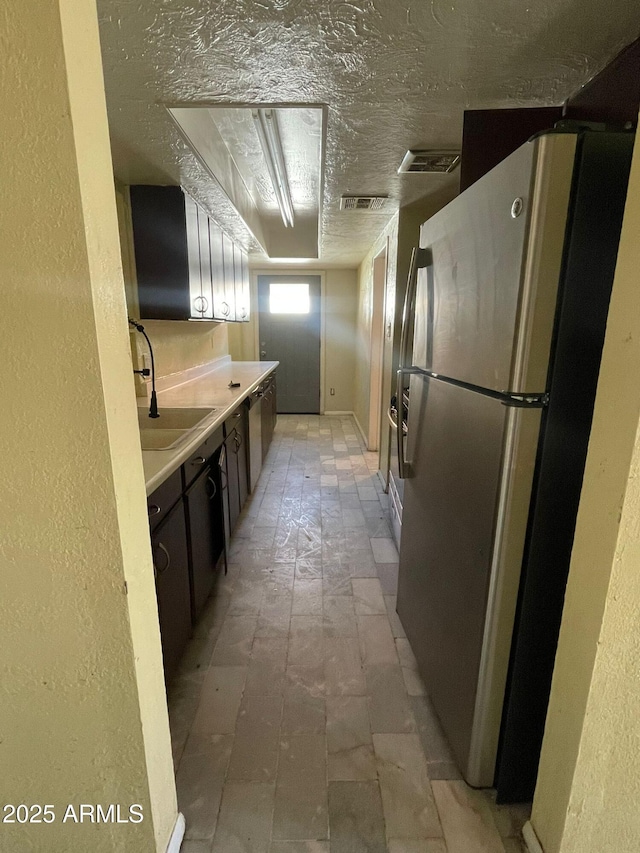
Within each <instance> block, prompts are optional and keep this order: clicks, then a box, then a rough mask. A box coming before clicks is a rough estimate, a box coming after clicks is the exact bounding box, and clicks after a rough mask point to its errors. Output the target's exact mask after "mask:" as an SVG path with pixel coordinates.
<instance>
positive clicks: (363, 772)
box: [327, 696, 377, 781]
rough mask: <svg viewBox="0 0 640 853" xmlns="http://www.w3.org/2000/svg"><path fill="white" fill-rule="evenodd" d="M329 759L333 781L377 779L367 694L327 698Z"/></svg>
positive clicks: (329, 768)
mask: <svg viewBox="0 0 640 853" xmlns="http://www.w3.org/2000/svg"><path fill="white" fill-rule="evenodd" d="M327 762H328V778H329V780H330V781H365V780H368V779H377V770H376V764H375V758H374V754H373V741H372V739H371V732H370V728H369V712H368V709H367V699H366V697H365V696H335V697H330V698H328V699H327Z"/></svg>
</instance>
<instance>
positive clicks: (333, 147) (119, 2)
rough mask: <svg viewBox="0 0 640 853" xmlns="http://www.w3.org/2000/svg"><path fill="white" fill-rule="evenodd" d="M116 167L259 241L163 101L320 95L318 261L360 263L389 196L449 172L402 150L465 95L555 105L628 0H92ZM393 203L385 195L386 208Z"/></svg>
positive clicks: (618, 31)
mask: <svg viewBox="0 0 640 853" xmlns="http://www.w3.org/2000/svg"><path fill="white" fill-rule="evenodd" d="M98 9H99V14H100V28H101V38H102V50H103V60H104V69H105V85H106V92H107V106H108V110H109V122H110V127H111V134H112V148H113V156H114V168H115V173H116V177H117V178H118V179H119V180H121V181H123V182H125V183H180V184H182V185H183V186H184V187H185V189H187V190H188V191H189V192H190V193H191V194H192V195H193V196H194V197H195V198H197V199H198V200H199V201H201V202H202V204H203V205H204V206H205V207H206V208H207V209H208V210H209V211H210V213H211V214H212V215H213V216H214V217H215V218H216V219H217V220H218V221H219V222H220V224H221V225H222V226H223V227H224V228H225V229H226V230H227V231H228V232H229V233H230V234H231V235H232V236H233V237H234V238H235V239H236V240H238V241H239V242H240V243H242V244H243V245H245V246H247V247H249V248H250V249H251V250H252V252H253V253H254V254H253V256H252V260H253V261H254V262H260V261H262V260H263V256H262V254H261V252H260V251H259V247H258V246H257V244H255V242H253V241H252V240H251V237H250V235H249V233H248V231H247V230H246V228H245V227H244V226H243V223H242V220H241V219H240V218H239V217H238V216H237V214H236V213H235V211H234V209H233V207H232V206H231V204H230V203H229V201H228V200H227V198H226V196H225V195H224V193H223V192H222V191H221V190H220V189H219V187H217V185H216V184H215V182H214V181H212V179H211V177H210V175H209V174H208V173H207V172H206V171H205V170H204V168H203V167H202V166H201V165H200V163H199V162H198V160H197V159H196V157H195V156H194V155H193V154H192V153H191V151H190V150H189V149H188V148H187V146H186V144H185V143H184V141H183V140H182V138H181V136H180V134H179V132H178V130H177V129H176V127H175V125H174V123H173V122H172V120H171V118H170V117H169V114H168V113H167V111H166V109H165V108H164V107H165V105H177V104H182V103H185V104H186V103H188V104H193V103H199V104H207V103H210V104H222V103H295V104H300V103H307V104H326V105H327V107H328V122H327V139H326V167H325V185H324V208H323V220H322V242H321V264H320V265H341V266H343V265H344V266H355V265H357V264H358V263H359V262H360V260H361V259H362V258H363V256H364V255H365V254H366V252H367V250H368V249H369V247H370V246H371V244H372V243H373V241H374V239H375V238H376V236H377V235H378V234H379V233H380V231H381V230H382V228H383V227H384V224H385V222H386V221H387V219H388V216H389V213H388V212H387V213H383V214H370V213H348V212H341V211H340V210H339V200H340V195H342V194H351V195H353V194H360V193H361V194H367V195H368V194H376V195H388V196H389V197H390V198H391V199H392V200H393V202H394V203H395V206H397V205H398V204H402V205H404V204H408V203H411V202H413V201H416V200H417V199H419V198H421V197H424V196H426V195H429V194H431V193H434V192H438V191H442V189H443V187H444V186H446V184H447V183H448V182H452V181H453V182H455V181H457V175H455V174H454V175H453V176H443V175H398V174H396V170H397V168H398V166H399V164H400V161H401V160H402V157H403V155H404V153H405V152H406V150H407V149H408V148H427V147H433V148H456V147H459V145H460V140H461V133H462V116H463V111H464V110H465V109H469V108H470V109H479V108H486V107H507V106H528V105H530V106H535V105H542V104H559V103H561V102H562V101H563V100H564V99H565V98H566V97H567V96H568V95H569V94H570V93H571V92H573V91H574V90H575V89H576V88H578V87H579V86H580V85H581V84H583V83H584V82H586V81H587V80H588V79H589V78H590V77H591V76H593V74H594V73H595V72H596V71H598V70H599V69H600V68H601V67H602V66H603V65H604V64H605V63H606V62H607V61H608V60H609V59H610V58H611V57H612V56H613V55H614V54H615V53H616V52H617V51H618V50H619V49H620V48H621V47H623V46H624V45H625V44H627V43H628V42H629V41H631V40H632V39H633V38H635V36H636V34H637V30H638V25H639V22H640V11H639V8H638V5H637V3H636V2H633V0H536V2H533V0H531V2H528V3H527V2H524V0H464V2H451V0H449V2H441V0H359V2H346V0H269V2H267V0H257V2H256V1H255V0H254V2H250V0H98ZM392 209H393V208H392Z"/></svg>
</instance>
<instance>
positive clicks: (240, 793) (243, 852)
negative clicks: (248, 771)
mask: <svg viewBox="0 0 640 853" xmlns="http://www.w3.org/2000/svg"><path fill="white" fill-rule="evenodd" d="M274 791H275V786H274V785H272V784H268V783H266V782H227V783H226V785H225V786H224V791H223V795H222V804H221V806H220V815H219V817H218V826H217V829H216V834H215V836H214V839H213V846H212V848H211V850H212V853H268V851H269V844H270V836H271V816H272V814H273V803H274Z"/></svg>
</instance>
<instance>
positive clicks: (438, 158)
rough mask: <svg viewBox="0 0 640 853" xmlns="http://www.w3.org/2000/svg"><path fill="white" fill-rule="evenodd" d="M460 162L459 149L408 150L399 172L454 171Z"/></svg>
mask: <svg viewBox="0 0 640 853" xmlns="http://www.w3.org/2000/svg"><path fill="white" fill-rule="evenodd" d="M459 162H460V152H459V151H429V150H420V151H418V150H415V149H414V150H413V151H407V153H406V154H405V155H404V160H403V161H402V163H400V168H399V169H398V174H402V173H403V172H423V173H424V172H440V173H444V172H453V170H454V169H455V168H456V166H457V165H458V163H459Z"/></svg>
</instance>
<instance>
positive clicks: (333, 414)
mask: <svg viewBox="0 0 640 853" xmlns="http://www.w3.org/2000/svg"><path fill="white" fill-rule="evenodd" d="M324 414H325V415H330V416H331V415H332V416H333V417H334V418H335V417H337V416H338V415H342V416H344V415H353V412H346V411H345V412H343V411H339V410H338V409H335V410H334V411H331V410H330V409H325V411H324Z"/></svg>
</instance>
